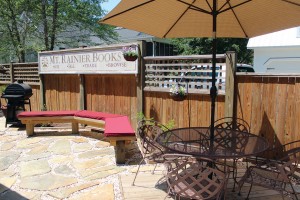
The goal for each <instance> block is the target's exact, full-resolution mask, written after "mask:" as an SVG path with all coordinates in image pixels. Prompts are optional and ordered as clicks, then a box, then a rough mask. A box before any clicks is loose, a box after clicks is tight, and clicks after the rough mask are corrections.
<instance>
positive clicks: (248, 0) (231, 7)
mask: <svg viewBox="0 0 300 200" xmlns="http://www.w3.org/2000/svg"><path fill="white" fill-rule="evenodd" d="M250 1H252V0H247V1H245V2H243V3H239V4H237V5H235V6H230V7H229V8H226V9H224V10H219V13H223V12H226V11H228V10H232V9H233V8H236V7H238V6H241V5H243V4H245V3H249V2H250ZM226 3H228V4H229V5H230V3H229V1H227V2H226ZM222 8H223V7H222Z"/></svg>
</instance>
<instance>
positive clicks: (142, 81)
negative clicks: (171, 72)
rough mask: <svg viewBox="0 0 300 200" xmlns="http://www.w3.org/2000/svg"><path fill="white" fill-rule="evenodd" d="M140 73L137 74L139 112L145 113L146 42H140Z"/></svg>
mask: <svg viewBox="0 0 300 200" xmlns="http://www.w3.org/2000/svg"><path fill="white" fill-rule="evenodd" d="M138 51H139V58H138V75H137V79H136V81H137V113H141V112H142V113H144V87H145V64H146V63H145V60H144V56H146V42H145V41H139V42H138Z"/></svg>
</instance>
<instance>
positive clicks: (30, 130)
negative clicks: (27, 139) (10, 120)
mask: <svg viewBox="0 0 300 200" xmlns="http://www.w3.org/2000/svg"><path fill="white" fill-rule="evenodd" d="M26 134H27V136H31V135H33V134H34V124H26Z"/></svg>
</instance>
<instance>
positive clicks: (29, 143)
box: [16, 137, 42, 149]
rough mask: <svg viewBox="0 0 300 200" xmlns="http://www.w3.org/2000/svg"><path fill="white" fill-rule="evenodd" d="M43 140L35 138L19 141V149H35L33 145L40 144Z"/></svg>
mask: <svg viewBox="0 0 300 200" xmlns="http://www.w3.org/2000/svg"><path fill="white" fill-rule="evenodd" d="M41 140H42V138H40V137H33V138H25V139H23V140H21V141H18V143H17V146H16V147H17V148H19V149H26V148H33V147H34V146H33V144H36V143H38V142H40V141H41Z"/></svg>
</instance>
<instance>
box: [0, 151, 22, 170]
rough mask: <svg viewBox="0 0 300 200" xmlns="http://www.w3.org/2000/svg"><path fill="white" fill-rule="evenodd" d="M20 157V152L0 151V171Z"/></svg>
mask: <svg viewBox="0 0 300 200" xmlns="http://www.w3.org/2000/svg"><path fill="white" fill-rule="evenodd" d="M19 157H20V153H19V152H15V151H5V152H0V171H2V170H5V169H7V168H9V166H11V165H12V164H14V162H15V161H16V160H17V159H18V158H19Z"/></svg>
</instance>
